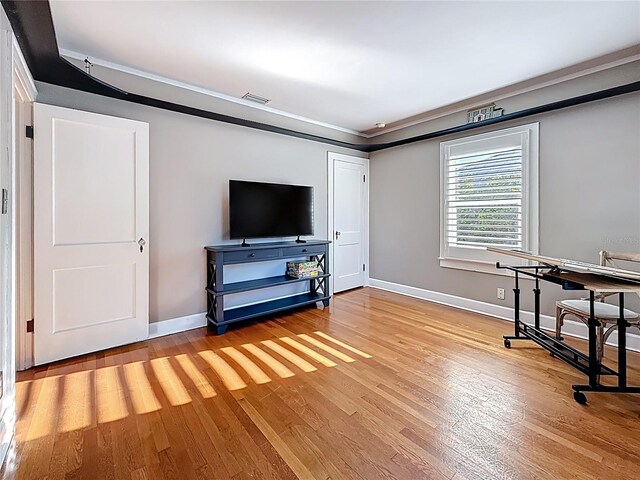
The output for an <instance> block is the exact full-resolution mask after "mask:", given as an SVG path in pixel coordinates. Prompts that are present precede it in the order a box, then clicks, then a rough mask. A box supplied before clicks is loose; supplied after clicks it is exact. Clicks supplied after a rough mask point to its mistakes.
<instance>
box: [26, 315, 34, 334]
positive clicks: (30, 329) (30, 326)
mask: <svg viewBox="0 0 640 480" xmlns="http://www.w3.org/2000/svg"><path fill="white" fill-rule="evenodd" d="M27 333H33V318H32V319H31V320H27Z"/></svg>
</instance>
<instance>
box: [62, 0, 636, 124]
mask: <svg viewBox="0 0 640 480" xmlns="http://www.w3.org/2000/svg"><path fill="white" fill-rule="evenodd" d="M51 10H52V14H53V19H54V25H55V29H56V35H57V39H58V46H59V47H60V48H61V49H64V50H70V51H74V52H78V53H80V54H82V55H88V56H89V57H90V58H92V59H100V60H104V61H107V62H112V63H115V64H118V65H121V66H125V67H129V68H135V69H137V70H142V71H144V72H148V73H151V74H155V75H160V76H163V77H167V78H170V79H173V80H177V81H181V82H185V83H188V84H191V85H194V86H197V87H200V88H205V89H208V90H214V91H216V92H220V93H223V94H226V95H230V96H233V97H241V96H242V95H243V94H245V93H246V92H249V91H250V92H252V93H255V94H257V95H260V96H263V97H267V98H270V99H272V101H271V102H270V103H269V104H268V105H269V106H270V107H272V108H275V109H279V110H283V111H286V112H290V113H293V114H296V115H300V116H304V117H308V118H311V119H315V120H318V121H321V122H325V123H329V124H332V125H337V126H340V127H343V128H348V129H352V130H357V131H364V130H369V129H371V128H372V127H373V126H374V124H375V123H376V122H386V123H391V122H395V121H398V120H401V119H404V118H408V117H411V116H414V115H417V114H421V113H423V112H427V111H429V110H432V109H435V108H438V107H442V106H445V105H448V104H451V103H454V102H456V101H460V100H463V99H466V98H470V97H473V96H476V95H479V94H481V93H484V92H487V91H491V90H494V89H497V88H501V87H505V86H508V85H511V84H514V83H516V82H520V81H523V80H527V79H530V78H532V77H535V76H538V75H542V74H545V73H548V72H551V71H554V70H558V69H562V68H564V67H567V66H570V65H573V64H576V63H579V62H582V61H586V60H589V59H592V58H594V57H598V56H601V55H604V54H608V53H611V52H614V51H617V50H621V49H623V48H626V47H630V46H632V45H634V44H638V43H640V2H637V1H631V2H613V1H603V2H582V1H574V2H560V1H557V2H555V1H554V2H540V1H533V2H516V1H513V2H479V1H477V2H205V1H198V2H191V1H144V2H135V1H110V2H93V1H85V2H77V1H63V0H60V1H59V0H54V1H52V2H51Z"/></svg>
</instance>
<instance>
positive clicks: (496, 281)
mask: <svg viewBox="0 0 640 480" xmlns="http://www.w3.org/2000/svg"><path fill="white" fill-rule="evenodd" d="M636 71H637V70H636ZM636 78H637V77H636ZM605 86H608V85H601V86H600V88H605ZM562 90H563V91H564V92H565V93H568V94H570V93H571V91H567V88H566V86H562ZM566 96H570V95H566ZM532 101H533V102H535V98H533V99H532ZM539 103H543V102H539ZM534 104H535V103H534ZM498 105H502V102H498ZM509 111H513V110H512V109H510V110H509ZM454 121H457V123H462V120H461V118H460V117H458V118H457V119H456V120H454ZM536 121H537V122H539V123H540V253H541V254H545V255H550V256H558V257H565V258H573V259H579V260H584V261H589V262H597V259H598V252H599V251H600V250H601V249H609V250H620V251H635V252H639V251H640V94H637V93H636V94H628V95H625V96H623V97H617V98H614V99H608V100H603V101H599V102H595V103H590V104H586V105H582V106H579V107H573V108H569V109H565V110H559V111H556V112H551V113H548V114H543V115H538V116H536V117H529V118H526V119H522V120H517V121H513V122H506V123H504V124H501V125H499V126H494V127H487V128H482V129H478V130H474V131H473V132H471V133H466V134H463V135H455V136H448V137H445V138H442V139H434V140H431V141H426V142H421V143H416V144H412V145H408V146H404V147H398V148H394V149H390V150H385V151H381V152H376V153H372V154H371V155H370V159H371V166H370V168H371V185H370V188H371V220H370V223H371V234H370V235H371V246H370V249H371V277H372V278H375V279H380V280H386V281H390V282H395V283H400V284H404V285H410V286H414V287H418V288H423V289H427V290H433V291H437V292H443V293H448V294H452V295H458V296H462V297H466V298H471V299H475V300H480V301H484V302H489V303H494V304H499V305H505V306H511V305H512V302H511V295H507V297H508V298H507V300H497V298H496V288H497V287H503V288H507V289H511V288H513V287H512V280H511V279H509V278H507V277H502V276H498V275H492V274H484V273H475V272H470V271H463V270H455V269H449V268H442V267H440V266H439V263H438V255H439V241H440V236H439V208H440V191H439V189H440V187H439V162H440V159H439V155H440V152H439V145H440V141H444V140H450V139H453V138H459V137H462V136H467V135H474V134H476V133H483V132H488V131H492V130H497V129H500V128H506V127H510V126H515V125H523V124H527V123H532V122H536ZM447 122H450V123H451V122H452V120H451V119H440V120H439V121H438V123H439V124H440V125H442V124H443V123H447ZM421 127H422V130H423V131H431V130H436V128H434V126H433V125H429V124H423V125H422V126H421ZM413 130H414V131H413V132H412V133H417V132H416V131H415V127H413ZM400 212H404V213H400ZM530 287H532V284H530V283H529V282H527V283H525V285H524V288H526V289H529V288H530ZM542 289H543V313H546V314H549V315H552V314H554V310H553V302H554V301H555V300H556V299H557V298H560V297H562V296H564V297H567V298H569V297H571V298H575V297H579V296H580V295H581V294H580V293H574V294H570V295H567V294H566V292H561V291H560V289H559V287H555V286H553V285H548V284H547V285H543V286H542ZM545 293H546V295H545ZM523 300H524V305H523V307H524V308H526V309H527V310H532V302H531V295H530V293H527V294H525V298H524V299H523ZM632 305H635V306H637V305H638V302H637V299H636V301H635V302H634V303H633V304H632Z"/></svg>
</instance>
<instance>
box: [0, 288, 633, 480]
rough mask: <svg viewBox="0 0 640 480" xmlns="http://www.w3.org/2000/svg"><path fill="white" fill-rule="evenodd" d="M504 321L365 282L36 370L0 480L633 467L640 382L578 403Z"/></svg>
mask: <svg viewBox="0 0 640 480" xmlns="http://www.w3.org/2000/svg"><path fill="white" fill-rule="evenodd" d="M511 330H512V324H510V323H508V322H503V321H499V320H495V319H491V318H488V317H483V316H481V315H477V314H473V313H469V312H464V311H461V310H456V309H453V308H449V307H444V306H440V305H436V304H433V303H428V302H424V301H421V300H416V299H412V298H409V297H403V296H400V295H395V294H392V293H387V292H383V291H380V290H375V289H371V288H365V289H361V290H356V291H353V292H349V293H346V294H342V295H338V296H337V297H336V298H335V299H334V300H333V302H332V306H331V308H330V309H325V310H324V311H321V310H316V309H310V310H305V311H301V312H298V313H295V314H292V315H286V316H282V317H279V318H273V319H269V320H266V321H263V322H256V323H251V324H247V325H245V326H242V327H240V328H236V329H233V330H230V331H229V332H228V333H227V334H226V335H223V336H220V337H216V336H212V335H208V333H207V330H206V329H204V328H203V329H197V330H192V331H190V332H185V333H181V334H177V335H171V336H167V337H163V338H159V339H155V340H151V341H147V342H142V343H138V344H135V345H131V346H127V347H123V348H118V349H113V350H110V351H106V352H101V353H98V354H94V355H87V356H84V357H80V358H77V359H73V360H70V361H66V362H60V363H56V364H52V365H49V366H48V367H44V368H36V369H32V370H30V371H27V372H24V373H21V374H20V375H19V378H18V385H17V407H18V423H17V437H16V439H17V446H16V448H15V449H14V451H13V452H12V459H11V466H10V468H9V469H8V471H7V472H6V477H7V478H14V477H17V478H23V479H48V480H53V479H92V480H93V479H103V478H104V479H132V480H133V479H165V478H166V479H191V478H200V479H227V478H233V479H249V478H269V479H290V478H296V477H297V478H301V479H329V478H331V479H341V478H353V479H364V480H372V479H377V478H401V479H411V480H415V479H455V480H461V479H483V480H487V479H511V478H513V479H520V478H527V479H528V478H531V479H533V478H537V479H560V478H567V479H594V480H595V479H598V480H602V479H610V478H611V479H621V480H622V479H637V478H639V476H640V473H639V472H640V396H632V395H610V394H589V395H588V397H589V405H588V406H580V405H578V404H577V403H575V402H574V400H573V397H572V394H571V388H570V386H571V384H572V383H578V382H580V383H582V382H584V378H583V376H582V375H580V374H578V373H577V372H576V371H574V370H573V369H572V368H570V367H569V366H567V365H565V364H564V363H563V362H561V361H559V360H557V359H554V358H551V357H550V356H549V355H548V354H547V353H546V352H545V351H543V350H541V349H539V348H537V347H535V346H533V345H531V344H528V343H524V342H521V343H517V344H516V345H514V348H512V349H511V350H506V349H505V348H504V347H503V345H502V340H501V335H502V334H505V333H509V332H511ZM574 343H575V344H576V345H580V346H582V347H584V343H583V342H574ZM614 354H615V350H614V349H609V355H608V356H609V357H611V358H612V357H613V356H614ZM639 358H640V357H639V356H638V355H636V354H633V355H631V357H630V360H629V363H630V366H631V368H632V375H631V380H632V381H633V382H636V383H637V382H639V381H640V372H639V370H638V363H639V362H638V360H639Z"/></svg>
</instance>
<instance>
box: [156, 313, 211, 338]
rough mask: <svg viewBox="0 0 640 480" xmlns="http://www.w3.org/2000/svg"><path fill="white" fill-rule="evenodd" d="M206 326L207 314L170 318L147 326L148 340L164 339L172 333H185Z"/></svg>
mask: <svg viewBox="0 0 640 480" xmlns="http://www.w3.org/2000/svg"><path fill="white" fill-rule="evenodd" d="M206 326H207V314H206V313H204V312H203V313H196V314H193V315H187V316H185V317H177V318H170V319H168V320H162V321H160V322H153V323H150V324H149V337H148V338H149V340H150V339H152V338H158V337H164V336H165V335H171V334H172V333H180V332H185V331H187V330H193V329H194V328H200V327H206Z"/></svg>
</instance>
